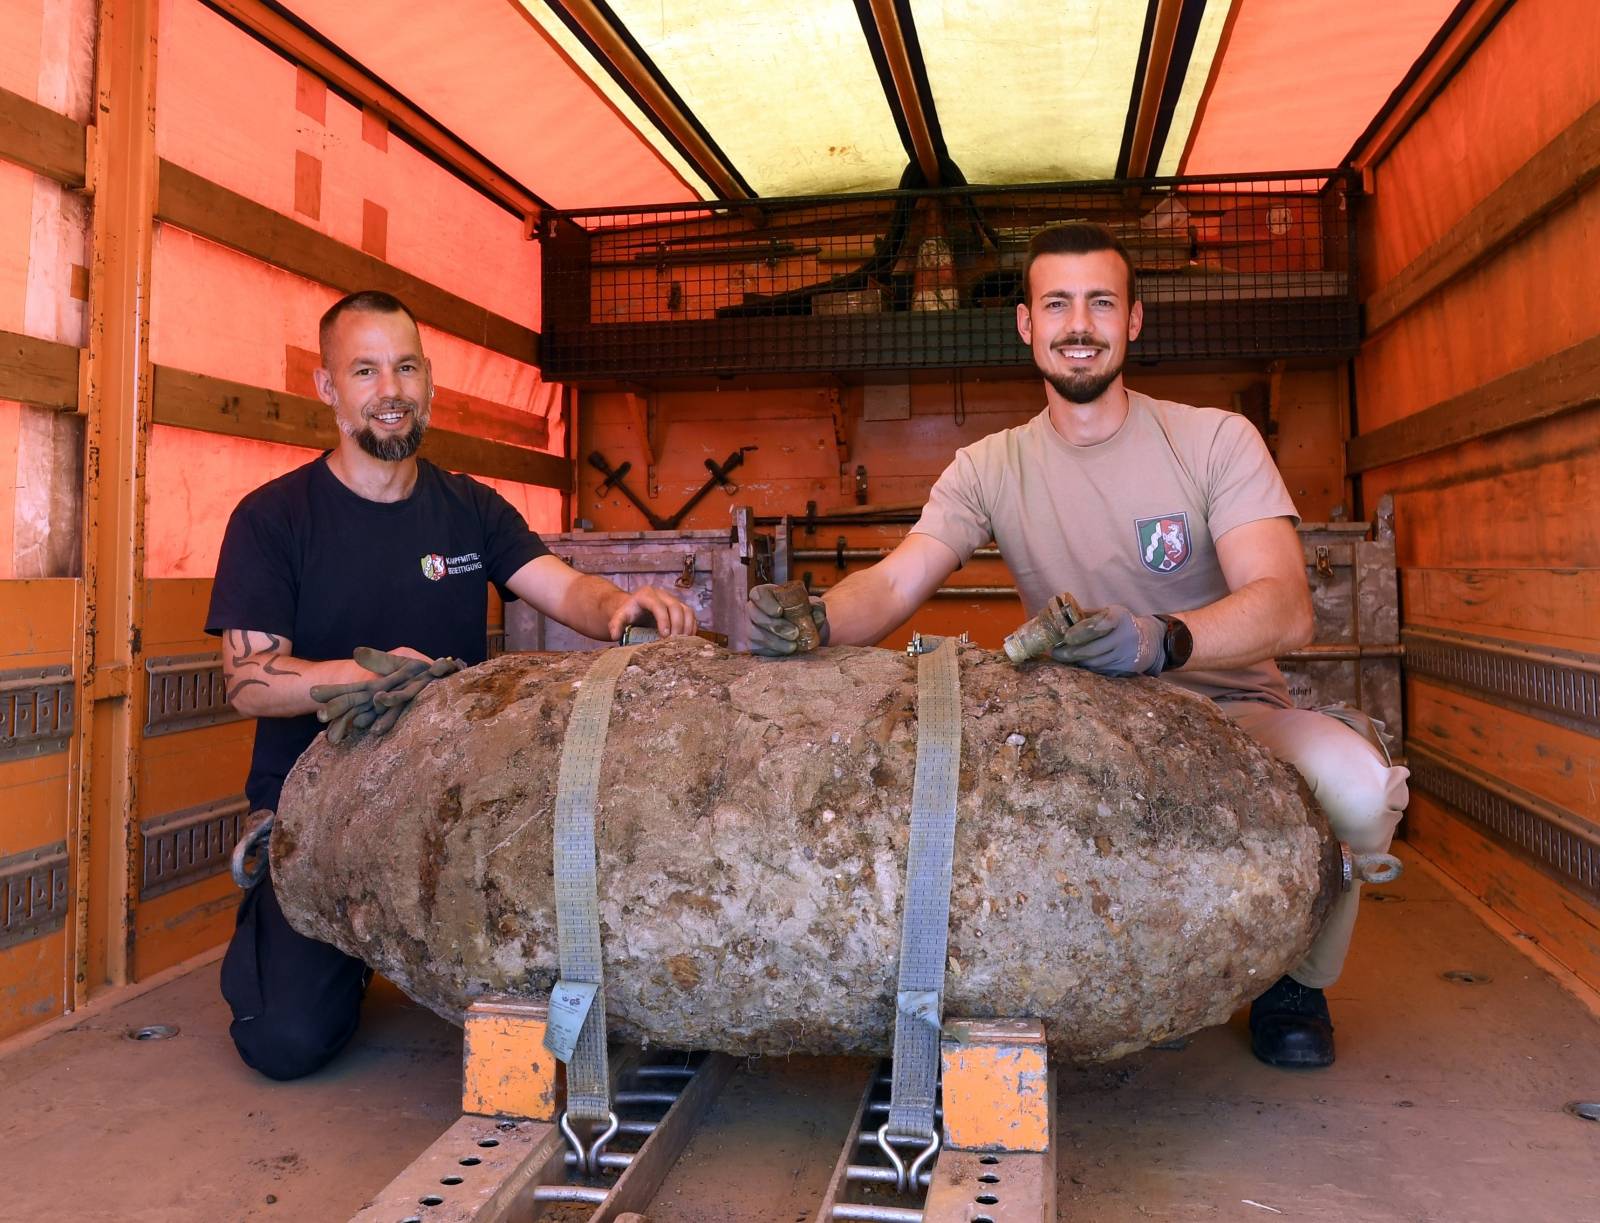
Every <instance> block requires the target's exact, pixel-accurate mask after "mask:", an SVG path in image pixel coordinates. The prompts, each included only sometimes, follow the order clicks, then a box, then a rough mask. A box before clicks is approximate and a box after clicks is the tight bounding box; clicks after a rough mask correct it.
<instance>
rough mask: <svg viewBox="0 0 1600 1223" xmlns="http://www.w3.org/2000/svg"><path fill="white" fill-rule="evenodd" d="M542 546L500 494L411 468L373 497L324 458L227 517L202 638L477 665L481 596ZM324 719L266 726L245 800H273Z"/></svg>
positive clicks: (335, 654) (483, 614) (483, 609)
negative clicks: (399, 492)
mask: <svg viewBox="0 0 1600 1223" xmlns="http://www.w3.org/2000/svg"><path fill="white" fill-rule="evenodd" d="M548 552H549V549H548V548H546V547H545V546H544V543H543V542H542V541H541V540H540V539H539V537H538V536H537V535H535V534H534V533H533V532H532V531H530V530H529V529H528V524H527V523H526V522H525V521H524V520H523V517H522V515H521V514H519V513H518V512H517V511H516V510H515V509H514V508H513V507H512V506H511V505H510V504H509V503H508V502H507V501H506V499H505V498H504V497H502V496H500V494H499V493H497V492H495V491H494V490H493V489H492V488H489V487H487V486H485V485H483V484H479V483H478V482H477V481H476V480H474V479H472V478H471V477H469V476H459V475H453V474H451V473H450V472H447V471H441V470H440V469H439V468H437V467H435V466H434V465H433V464H432V463H430V462H428V461H427V460H426V459H419V460H418V461H417V483H416V487H415V488H413V489H412V490H411V495H410V496H409V497H407V498H406V499H405V500H404V501H395V502H381V501H368V500H367V499H366V498H364V497H361V496H358V495H357V494H355V493H353V492H351V491H350V490H349V489H348V488H346V487H345V486H344V485H343V484H341V483H340V482H339V479H338V477H337V476H335V475H334V474H333V472H331V471H329V470H328V456H327V454H326V453H324V454H323V455H322V457H321V458H318V459H316V460H314V461H312V462H310V463H307V464H306V465H305V466H304V467H297V468H295V470H293V471H291V472H289V473H287V474H286V475H283V476H280V477H278V478H277V479H276V480H273V481H271V482H270V483H268V484H264V485H262V486H261V487H260V488H258V489H256V490H255V491H254V492H253V493H251V494H250V495H249V496H247V497H245V499H244V500H243V501H241V502H239V505H238V508H236V509H235V510H234V511H233V516H232V517H231V518H230V519H229V520H228V530H227V533H226V534H225V535H224V536H223V539H222V552H221V554H220V555H219V557H218V558H217V579H216V582H215V584H214V585H213V586H212V588H211V610H210V612H209V613H208V614H207V616H206V632H208V633H212V634H220V633H222V632H223V631H225V630H227V629H253V630H257V631H259V632H263V633H273V634H276V635H278V636H281V637H286V638H288V639H289V640H290V641H291V642H293V653H294V656H295V657H296V658H304V659H307V660H310V661H313V662H321V661H325V660H327V659H333V658H349V657H350V655H351V653H352V652H353V651H354V650H355V648H356V647H357V646H362V645H369V646H375V647H377V648H378V649H381V650H388V649H393V648H395V647H398V646H410V647H411V648H412V649H414V650H420V651H422V652H423V653H424V654H427V655H429V656H431V657H435V658H437V657H440V656H442V655H453V656H454V657H456V658H459V659H461V661H462V662H464V663H466V664H467V665H469V666H470V665H472V664H473V663H479V662H482V661H483V660H484V657H485V656H486V654H487V651H488V647H487V642H486V635H487V631H488V623H487V622H488V615H489V594H488V589H489V588H488V584H489V583H490V582H493V583H494V584H495V585H496V586H497V587H498V588H499V590H500V593H501V594H502V596H504V597H506V598H508V599H509V598H513V597H514V596H513V595H511V594H510V592H509V591H507V590H506V588H505V583H506V581H507V580H509V579H510V578H511V576H512V575H513V574H515V573H516V572H517V570H518V569H520V568H522V566H523V565H525V564H527V563H528V562H529V561H531V560H533V559H534V558H536V557H540V556H544V555H546V554H548ZM321 729H322V724H321V723H320V722H318V721H317V719H316V716H315V715H314V714H307V715H305V716H304V717H294V718H262V719H260V720H259V721H257V722H256V740H255V752H254V754H253V756H252V758H251V761H250V776H249V778H248V779H247V780H246V782H245V794H246V796H247V797H248V798H249V800H250V806H251V807H252V808H253V809H259V808H262V807H269V808H273V809H276V807H277V805H278V792H279V791H280V790H281V789H282V788H283V779H284V778H285V777H287V776H288V775H289V770H290V769H291V768H292V767H294V762H295V761H296V760H298V759H299V757H300V753H301V752H303V751H305V749H306V748H307V747H309V746H310V744H311V741H312V740H313V739H315V738H316V737H317V733H318V732H319V731H320V730H321Z"/></svg>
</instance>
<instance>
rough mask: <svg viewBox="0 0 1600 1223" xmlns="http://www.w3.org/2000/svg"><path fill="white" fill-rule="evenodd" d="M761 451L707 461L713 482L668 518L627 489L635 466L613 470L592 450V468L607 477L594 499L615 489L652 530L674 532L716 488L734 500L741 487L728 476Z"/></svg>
mask: <svg viewBox="0 0 1600 1223" xmlns="http://www.w3.org/2000/svg"><path fill="white" fill-rule="evenodd" d="M758 449H760V447H758V446H740V447H739V448H738V449H737V450H735V451H734V452H733V453H732V454H730V455H729V456H728V457H727V458H725V459H723V460H722V462H720V463H719V462H717V461H716V460H715V459H707V460H706V461H705V463H706V470H707V471H709V472H710V473H711V475H710V478H708V479H707V480H706V482H705V483H704V484H702V485H701V486H700V487H699V488H698V489H696V490H695V492H694V493H693V495H691V496H690V498H689V499H688V500H687V501H685V502H684V503H683V504H682V505H681V506H679V507H678V509H677V512H676V513H673V514H669V515H667V517H665V518H663V517H661V515H659V514H657V513H656V512H655V511H654V510H652V509H651V508H650V506H649V505H648V504H646V502H645V501H644V499H643V498H642V497H640V496H639V495H638V494H637V493H635V492H634V491H633V490H632V489H631V488H629V487H628V485H627V483H626V480H627V476H628V472H629V471H631V470H632V468H633V464H632V463H627V462H625V463H622V464H620V465H619V466H617V467H612V466H611V464H610V463H608V462H607V461H606V457H605V455H603V454H601V453H600V452H599V451H598V450H591V451H590V452H589V466H590V467H593V468H594V469H595V470H596V471H598V472H599V473H600V474H601V475H603V476H604V477H605V479H604V480H602V481H601V482H600V486H599V487H598V488H597V489H595V496H597V497H604V496H605V495H606V494H607V493H608V492H610V491H611V490H612V489H616V490H617V491H618V492H619V493H621V494H622V495H623V496H624V497H626V498H627V499H628V503H629V504H630V505H632V506H633V508H634V509H636V510H638V511H639V512H640V513H641V514H643V515H644V519H645V521H646V522H648V523H649V524H650V529H651V530H653V531H675V530H677V528H678V524H679V523H681V522H682V521H683V520H684V519H685V518H687V517H688V516H689V511H690V510H692V509H694V507H695V506H697V505H699V504H700V502H701V501H702V500H703V499H704V498H705V496H706V494H707V493H709V492H710V491H711V490H712V489H713V488H720V489H722V491H723V492H725V493H727V494H728V496H730V497H732V496H734V495H735V494H736V493H737V492H738V491H739V486H738V485H737V484H735V483H734V482H733V481H732V480H731V479H730V478H729V473H730V472H732V471H733V470H734V469H735V468H737V467H740V466H742V465H743V464H744V456H745V455H746V454H747V453H748V452H749V451H752V450H758Z"/></svg>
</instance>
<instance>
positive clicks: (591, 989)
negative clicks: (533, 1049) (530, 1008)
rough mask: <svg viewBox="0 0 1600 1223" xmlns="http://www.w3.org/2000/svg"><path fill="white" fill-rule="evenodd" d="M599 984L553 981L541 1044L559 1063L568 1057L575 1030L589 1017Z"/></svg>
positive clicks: (570, 1056) (574, 1041) (576, 1032)
mask: <svg viewBox="0 0 1600 1223" xmlns="http://www.w3.org/2000/svg"><path fill="white" fill-rule="evenodd" d="M599 988H600V987H599V986H598V985H596V984H594V983H593V982H590V981H557V982H556V987H555V989H553V990H551V991H550V1022H549V1023H548V1024H547V1025H545V1029H544V1047H545V1048H546V1049H548V1050H550V1052H551V1053H554V1054H555V1055H556V1057H557V1058H559V1059H560V1060H561V1061H562V1062H563V1063H567V1062H570V1061H571V1060H572V1051H573V1050H574V1049H576V1048H577V1047H578V1033H580V1032H582V1031H583V1021H584V1020H585V1019H587V1018H588V1016H589V1007H590V1006H592V1005H593V1004H594V996H595V993H596V991H598V990H599Z"/></svg>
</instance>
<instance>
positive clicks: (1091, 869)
mask: <svg viewBox="0 0 1600 1223" xmlns="http://www.w3.org/2000/svg"><path fill="white" fill-rule="evenodd" d="M593 661H594V656H593V655H587V654H566V655H554V654H521V655H508V656H504V657H501V658H497V659H493V660H491V661H489V662H487V663H484V664H482V665H481V666H478V667H474V668H471V669H470V670H467V671H464V672H461V673H459V674H457V675H453V676H450V677H447V678H445V679H441V680H438V681H437V682H435V683H433V684H431V685H430V686H429V687H428V688H427V689H426V690H425V691H424V692H423V693H422V695H421V696H420V697H418V698H417V700H416V702H415V703H414V705H413V706H412V707H411V708H410V709H408V710H407V711H406V713H405V715H404V716H403V717H402V718H401V719H400V722H399V724H398V725H397V726H396V727H395V728H394V729H393V730H392V731H390V732H389V734H388V735H386V736H384V737H382V738H372V737H352V739H351V740H349V741H346V742H344V743H341V744H333V743H329V742H328V741H327V739H326V738H325V737H324V738H319V739H318V740H317V742H316V743H314V744H313V745H312V747H311V748H310V749H308V750H307V752H306V753H305V754H304V756H302V757H301V759H300V761H299V763H298V764H297V765H296V766H295V769H294V771H293V772H292V773H291V775H290V777H289V779H288V782H287V784H286V785H285V787H284V791H283V797H282V801H281V803H280V806H279V810H278V817H277V822H276V827H275V830H274V832H273V837H272V858H273V874H274V880H275V884H276V887H277V889H278V893H279V898H280V901H281V903H282V906H283V909H284V912H285V913H286V914H287V916H288V918H289V920H290V922H291V923H292V924H293V925H294V926H295V927H296V928H297V929H299V930H300V931H301V932H302V933H305V934H307V935H310V936H312V937H314V938H318V939H323V940H325V941H328V942H331V943H334V944H336V945H337V946H339V947H340V948H342V949H343V950H345V951H346V952H348V953H350V954H351V955H355V956H358V957H360V958H361V959H363V960H365V961H366V962H367V963H369V964H371V965H372V966H373V967H375V968H376V969H377V970H378V971H380V972H382V973H383V974H384V975H385V976H387V977H389V978H390V979H391V980H393V981H394V982H395V983H396V984H397V985H399V986H400V987H401V988H402V989H403V990H405V991H406V992H407V993H408V994H410V995H411V996H412V997H413V998H415V999H417V1000H418V1001H419V1002H422V1003H423V1004H425V1005H427V1006H429V1007H431V1008H432V1009H434V1010H435V1011H437V1012H438V1013H439V1014H441V1015H444V1016H446V1017H448V1018H451V1019H453V1020H456V1021H458V1022H459V1020H460V1017H461V1014H462V1012H463V1011H464V1009H465V1008H466V1006H468V1005H469V1004H470V1003H471V1002H472V1000H473V999H474V998H476V997H478V996H481V995H484V994H504V993H510V994H518V995H525V996H528V997H532V998H543V997H545V996H547V995H548V992H549V990H550V987H551V985H552V983H553V981H554V978H555V968H556V964H557V958H558V957H557V942H556V917H555V908H554V886H553V882H552V874H551V871H552V822H553V813H554V806H555V796H556V779H557V771H558V768H559V764H560V757H561V748H562V742H563V735H564V732H565V728H566V724H567V719H568V716H569V714H570V712H571V709H572V706H573V701H574V699H575V695H576V693H577V691H578V688H579V686H580V685H581V684H582V682H583V678H584V675H585V672H586V671H587V670H588V668H589V666H590V665H591V664H592V663H593ZM960 672H961V705H962V714H963V719H962V742H961V767H960V797H959V801H958V825H957V831H956V838H955V854H954V867H953V871H952V883H951V899H950V939H949V956H948V961H947V971H946V979H945V997H944V1009H945V1014H946V1015H950V1016H970V1017H979V1018H983V1017H995V1016H1034V1017H1038V1018H1040V1019H1043V1020H1044V1021H1045V1024H1046V1027H1047V1032H1048V1036H1049V1040H1050V1044H1051V1048H1052V1051H1053V1053H1054V1054H1055V1055H1056V1056H1058V1057H1064V1058H1067V1059H1070V1060H1073V1061H1078V1062H1095V1061H1104V1060H1108V1059H1111V1058H1115V1057H1119V1056H1121V1055H1123V1054H1126V1053H1129V1052H1132V1051H1134V1050H1136V1049H1139V1048H1142V1047H1144V1046H1146V1045H1148V1044H1151V1043H1154V1042H1159V1041H1162V1040H1166V1039H1170V1038H1173V1037H1176V1036H1180V1035H1183V1034H1186V1033H1188V1032H1191V1031H1195V1030H1197V1029H1199V1028H1202V1027H1205V1026H1208V1025H1211V1024H1215V1023H1219V1022H1221V1021H1223V1020H1224V1019H1226V1018H1227V1016H1228V1015H1229V1014H1230V1013H1231V1012H1232V1011H1233V1010H1234V1009H1236V1008H1237V1007H1238V1006H1239V1005H1241V1004H1242V1003H1244V1002H1246V1001H1248V1000H1249V999H1250V998H1252V997H1254V996H1255V995H1256V994H1258V993H1260V992H1261V991H1262V990H1263V989H1264V988H1265V987H1266V986H1267V985H1268V984H1270V983H1271V982H1272V981H1274V980H1276V979H1277V977H1278V976H1279V975H1280V974H1281V973H1283V972H1284V971H1286V970H1287V969H1289V968H1291V967H1293V966H1294V964H1296V963H1297V962H1298V961H1299V959H1300V958H1301V957H1302V956H1303V954H1304V953H1305V951H1306V949H1307V948H1308V947H1309V946H1310V943H1311V940H1312V938H1313V937H1314V936H1315V934H1316V933H1317V931H1318V930H1319V928H1320V926H1321V924H1322V921H1323V920H1324V918H1325V917H1326V914H1327V911H1328V907H1329V905H1330V904H1331V903H1332V900H1333V898H1334V896H1335V895H1336V894H1337V892H1338V889H1339V888H1340V886H1341V869H1342V868H1341V860H1340V851H1339V846H1338V844H1337V842H1336V841H1335V840H1334V839H1333V837H1332V835H1331V834H1330V832H1329V831H1328V828H1327V824H1326V822H1325V820H1324V819H1323V817H1322V815H1321V813H1320V811H1318V809H1317V808H1316V805H1315V803H1314V801H1313V800H1312V799H1311V797H1310V795H1309V793H1308V792H1307V791H1306V788H1305V786H1304V784H1303V782H1302V781H1301V780H1300V778H1299V776H1298V774H1296V773H1295V772H1294V770H1293V769H1292V768H1290V767H1289V766H1287V765H1285V764H1282V763H1280V762H1278V761H1276V760H1274V759H1273V758H1272V757H1271V756H1270V755H1269V754H1268V753H1267V752H1266V750H1265V749H1263V748H1262V747H1260V746H1259V745H1257V744H1256V743H1255V742H1254V741H1253V740H1251V739H1250V738H1248V737H1247V736H1245V735H1244V734H1243V733H1242V732H1240V731H1239V730H1237V729H1236V728H1235V727H1234V726H1233V725H1232V724H1231V723H1230V722H1228V720H1227V719H1226V718H1224V717H1223V716H1222V715H1221V714H1220V713H1219V712H1218V711H1217V710H1216V709H1215V707H1214V706H1212V705H1211V704H1210V703H1209V702H1208V701H1206V700H1204V699H1202V698H1200V697H1197V696H1194V695H1192V694H1190V693H1188V692H1185V691H1184V690H1182V689H1179V688H1177V687H1175V686H1174V685H1171V684H1168V683H1165V682H1163V681H1160V680H1156V679H1148V678H1142V677H1140V678H1131V679H1106V678H1102V677H1100V676H1097V675H1093V674H1091V673H1089V672H1085V671H1081V670H1077V669H1075V668H1072V667H1067V666H1063V665H1060V664H1057V663H1054V662H1052V661H1050V660H1048V659H1043V660H1039V661H1035V662H1030V663H1026V664H1024V665H1023V666H1021V667H1015V666H1013V665H1011V664H1010V663H1009V662H1007V661H1006V659H1005V656H1004V655H1002V654H999V653H994V652H990V651H986V650H982V649H979V648H977V647H975V646H967V645H963V646H961V647H960ZM916 673H917V672H916V663H915V661H914V660H912V659H910V658H908V657H906V656H905V655H903V654H898V653H894V652H890V651H887V650H879V649H869V648H853V647H835V648H825V649H822V650H819V651H816V652H815V653H811V654H808V655H805V656H804V657H800V658H794V659H776V660H775V659H762V658H755V657H751V656H748V655H739V654H731V653H729V652H728V651H726V650H723V649H720V648H718V647H717V646H715V645H712V644H709V643H707V642H704V641H700V640H697V639H693V638H687V639H686V638H673V639H669V640H666V641H661V642H658V643H654V644H651V645H647V646H644V647H641V648H640V649H639V650H638V651H637V653H636V654H635V655H634V656H633V659H632V661H631V662H630V664H629V666H628V667H627V668H626V669H625V670H624V671H623V673H622V675H621V678H620V679H619V680H618V682H617V688H616V698H615V703H614V706H613V708H612V712H611V717H610V729H609V737H608V739H607V743H606V749H605V755H604V758H603V762H602V766H601V772H600V784H599V792H598V809H597V811H598V813H597V833H596V837H597V862H598V882H599V904H600V919H601V931H602V942H603V948H604V955H605V974H606V981H605V989H606V1000H607V1013H608V1017H609V1021H610V1025H611V1031H612V1034H613V1036H615V1037H619V1038H623V1039H629V1040H633V1041H638V1042H642V1043H646V1044H654V1045H665V1046H672V1047H680V1048H709V1049H718V1050H723V1051H726V1052H729V1053H734V1054H783V1053H844V1054H884V1053H887V1051H888V1050H889V1048H890V1045H891V1043H892V1034H893V1022H894V993H895V974H896V961H897V956H898V952H899V938H900V911H901V905H902V900H903V896H904V880H903V871H904V867H905V858H906V846H907V841H908V832H909V812H910V804H911V789H912V776H913V771H914V768H915V763H916V732H917V715H916V709H917V704H916V698H917V680H916Z"/></svg>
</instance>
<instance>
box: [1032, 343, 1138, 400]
mask: <svg viewBox="0 0 1600 1223" xmlns="http://www.w3.org/2000/svg"><path fill="white" fill-rule="evenodd" d="M1053 347H1054V348H1099V349H1104V348H1105V345H1104V344H1102V343H1100V342H1099V341H1097V340H1094V339H1091V338H1089V337H1087V336H1072V337H1068V339H1067V340H1065V341H1063V342H1061V343H1058V344H1055V345H1053ZM1033 366H1034V368H1035V369H1036V370H1038V371H1039V374H1040V376H1041V377H1043V378H1044V380H1045V381H1046V382H1048V383H1049V384H1050V385H1051V386H1053V387H1054V388H1055V389H1056V393H1057V394H1058V395H1060V396H1061V397H1062V398H1063V399H1065V400H1066V401H1067V402H1068V403H1093V402H1094V401H1095V400H1096V399H1099V398H1100V396H1101V395H1103V394H1105V392H1106V389H1107V388H1108V387H1110V385H1111V384H1112V383H1113V382H1115V381H1116V380H1117V379H1118V378H1120V377H1121V376H1122V363H1119V364H1117V365H1116V366H1114V367H1112V368H1111V369H1108V370H1106V371H1104V372H1103V373H1098V374H1097V373H1093V372H1091V371H1089V370H1074V371H1073V372H1071V373H1066V374H1061V373H1056V372H1055V371H1053V370H1047V369H1045V368H1044V367H1043V366H1042V365H1040V364H1039V363H1038V361H1035V362H1034V363H1033Z"/></svg>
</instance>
